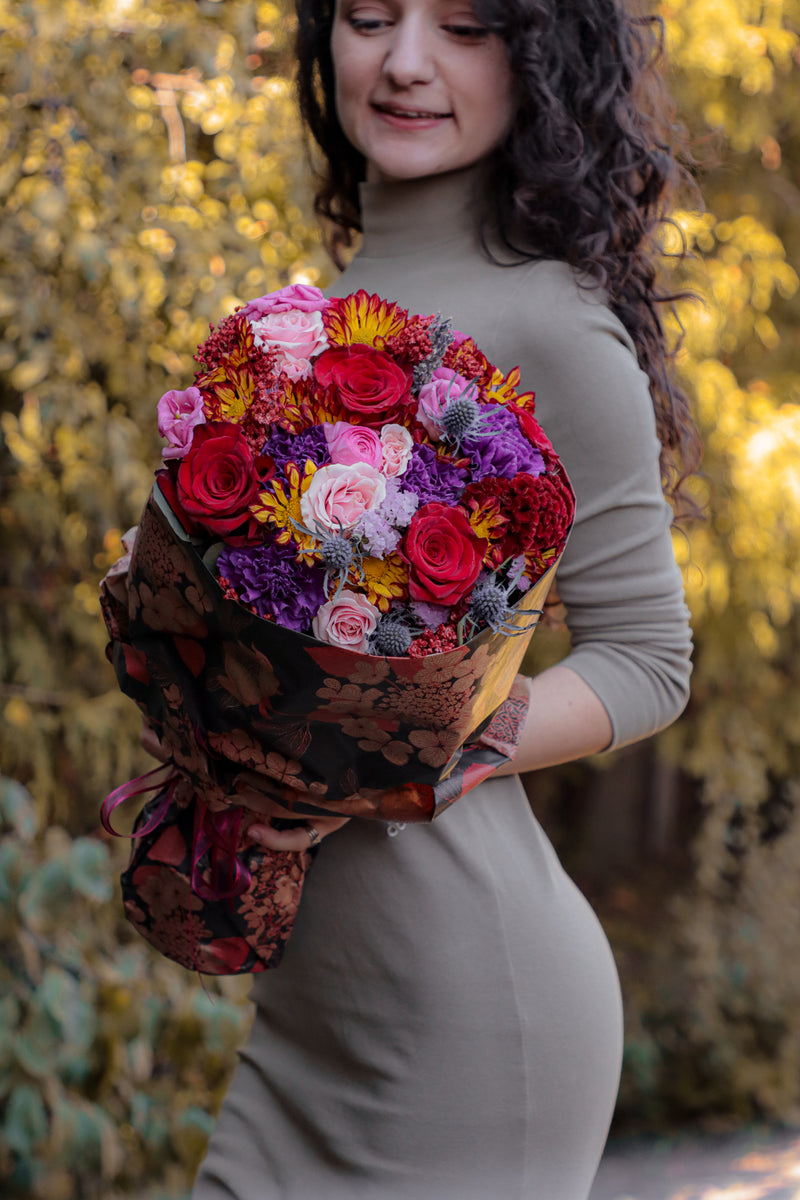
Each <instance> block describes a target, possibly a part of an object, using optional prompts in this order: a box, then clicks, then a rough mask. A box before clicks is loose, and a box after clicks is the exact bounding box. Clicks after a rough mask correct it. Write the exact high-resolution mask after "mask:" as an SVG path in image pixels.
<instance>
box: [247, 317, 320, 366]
mask: <svg viewBox="0 0 800 1200" xmlns="http://www.w3.org/2000/svg"><path fill="white" fill-rule="evenodd" d="M250 324H251V325H252V327H253V333H254V334H255V340H256V345H257V346H262V347H263V348H264V349H265V350H273V351H274V352H275V353H276V354H277V356H278V359H277V365H278V368H279V370H281V371H284V372H285V373H286V375H288V376H289V378H290V379H293V380H297V379H307V378H308V376H309V375H310V374H311V360H312V358H316V356H317V355H318V354H321V353H322V351H323V350H326V349H327V347H328V335H327V334H326V332H325V327H324V325H323V324H322V313H319V312H305V311H301V310H300V309H292V310H289V311H281V312H273V313H267V314H266V315H265V316H263V317H259V318H258V319H257V320H254V319H253V318H251V319H250Z"/></svg>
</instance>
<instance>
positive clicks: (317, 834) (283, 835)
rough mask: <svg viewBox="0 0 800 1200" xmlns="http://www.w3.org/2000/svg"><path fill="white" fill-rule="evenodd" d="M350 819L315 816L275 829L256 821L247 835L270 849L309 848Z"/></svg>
mask: <svg viewBox="0 0 800 1200" xmlns="http://www.w3.org/2000/svg"><path fill="white" fill-rule="evenodd" d="M284 815H285V814H284ZM349 820H350V818H349V817H315V818H314V819H313V821H304V822H303V824H302V825H296V826H295V827H294V828H293V829H275V828H273V826H272V825H267V824H263V825H262V824H261V823H260V822H258V823H255V822H254V823H253V824H252V825H251V826H250V827H249V829H248V830H247V837H248V838H249V839H250V840H251V841H253V842H255V843H256V844H257V845H259V846H264V847H266V849H268V850H308V849H309V848H310V847H311V846H315V845H317V843H318V842H321V841H322V839H323V838H326V837H327V836H328V835H329V834H331V833H335V832H336V830H337V829H341V828H342V826H343V825H346V824H347V822H348V821H349Z"/></svg>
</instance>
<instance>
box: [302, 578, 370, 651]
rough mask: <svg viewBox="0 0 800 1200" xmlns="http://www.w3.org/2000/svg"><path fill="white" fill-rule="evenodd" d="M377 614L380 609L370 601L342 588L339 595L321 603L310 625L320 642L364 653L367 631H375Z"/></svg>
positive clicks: (367, 645)
mask: <svg viewBox="0 0 800 1200" xmlns="http://www.w3.org/2000/svg"><path fill="white" fill-rule="evenodd" d="M380 615H381V614H380V611H379V610H378V609H377V608H376V607H375V605H374V604H370V602H369V600H368V599H367V597H366V596H362V595H361V593H360V592H351V591H350V590H349V588H343V589H342V591H341V592H340V593H339V597H338V599H336V600H328V602H327V603H326V604H323V605H322V607H321V608H320V610H319V612H318V613H317V615H316V616H315V617H314V620H313V621H312V622H311V628H312V630H313V632H314V637H316V638H319V640H320V641H321V642H329V643H330V645H331V646H343V647H344V648H345V649H347V650H355V651H357V652H358V653H360V654H365V653H366V652H367V650H368V649H369V637H370V634H372V633H374V632H375V626H376V625H377V624H378V620H379V619H380Z"/></svg>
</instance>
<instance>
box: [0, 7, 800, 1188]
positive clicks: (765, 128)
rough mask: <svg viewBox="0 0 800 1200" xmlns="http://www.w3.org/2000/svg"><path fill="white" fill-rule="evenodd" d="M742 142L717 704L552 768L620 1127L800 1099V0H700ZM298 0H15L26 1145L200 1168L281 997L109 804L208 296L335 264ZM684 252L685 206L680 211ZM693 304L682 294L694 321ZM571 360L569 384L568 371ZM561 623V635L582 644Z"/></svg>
mask: <svg viewBox="0 0 800 1200" xmlns="http://www.w3.org/2000/svg"><path fill="white" fill-rule="evenodd" d="M658 12H659V13H660V15H661V16H662V17H663V19H664V22H665V31H666V42H667V47H668V50H669V57H670V64H671V66H670V72H669V73H670V82H671V86H672V88H673V90H674V94H675V97H676V101H677V106H678V113H679V116H680V118H681V119H682V120H683V121H684V122H686V124H687V125H688V126H689V128H690V129H691V131H692V133H693V134H694V136H695V138H696V145H697V154H698V157H699V158H700V159H704V160H705V161H706V162H707V163H711V164H712V165H711V166H707V167H706V168H705V169H704V171H703V174H702V181H701V182H702V189H703V192H704V195H705V211H703V212H700V211H697V206H696V203H695V202H694V201H687V207H686V208H685V209H682V210H680V211H679V212H678V213H677V214H676V220H677V223H678V225H679V227H680V229H681V230H682V231H683V234H684V236H685V239H686V242H687V244H688V247H689V250H690V252H691V253H690V255H689V257H688V258H686V259H684V260H683V261H682V262H679V261H678V260H677V259H676V260H674V262H673V265H672V267H671V269H670V272H669V274H670V276H671V279H670V283H671V284H673V285H674V286H675V287H676V288H677V287H685V286H688V287H690V288H691V289H693V290H694V291H695V292H696V293H697V295H698V296H699V297H700V300H699V301H691V302H684V303H682V304H681V305H680V306H679V316H680V320H681V322H682V324H683V327H684V336H683V341H682V348H681V351H680V356H679V368H680V371H681V374H682V377H683V379H684V380H685V382H686V384H687V385H688V387H689V389H690V391H691V394H692V396H693V397H694V400H695V404H696V413H697V417H698V420H699V422H700V425H701V428H702V432H703V436H704V438H705V443H706V458H705V466H704V473H703V475H702V476H700V477H698V478H697V479H696V480H695V481H694V482H693V484H692V486H693V489H694V494H695V496H696V498H697V499H698V501H699V502H700V503H702V504H704V505H707V518H706V519H705V520H704V521H703V522H700V523H695V524H693V525H692V526H691V527H688V528H687V529H686V530H685V531H684V532H676V535H675V539H676V549H677V553H678V555H679V558H680V561H681V563H682V565H683V567H684V569H685V577H686V585H687V592H688V597H689V602H690V604H691V607H692V611H693V614H694V625H695V630H696V642H697V651H696V658H695V675H694V691H693V697H692V701H691V705H690V707H689V709H688V711H687V713H686V714H685V716H684V717H683V718H682V719H681V721H680V722H679V723H678V724H677V725H676V726H674V727H673V728H672V729H670V730H669V731H667V732H666V733H665V734H663V735H661V736H660V737H658V738H656V739H654V740H653V741H651V742H648V743H646V744H644V745H642V746H639V747H635V748H632V749H629V750H627V751H623V752H621V753H619V754H617V755H615V756H611V757H608V756H607V757H605V758H602V759H597V760H594V761H591V762H588V763H582V764H579V765H572V766H569V767H566V768H561V769H558V770H554V771H549V772H543V773H540V774H538V775H536V777H535V778H534V777H529V778H528V780H527V783H528V785H529V789H530V794H531V797H532V801H533V803H534V807H535V809H536V811H537V813H538V815H539V816H540V818H541V819H542V820H543V821H544V823H545V825H546V827H547V829H548V831H549V833H550V835H551V837H552V838H553V840H554V842H555V844H556V846H557V848H558V850H559V852H560V854H561V856H562V858H563V860H564V862H565V865H566V866H567V868H568V869H569V870H570V871H571V873H572V874H573V875H574V877H575V878H576V879H577V881H578V883H579V884H580V886H581V887H582V888H583V889H584V890H585V891H586V892H587V894H588V895H589V897H590V898H591V900H592V902H593V903H594V904H595V906H596V907H597V909H598V911H599V913H600V915H601V917H602V919H603V921H604V924H605V926H606V929H607V931H608V934H609V937H610V938H611V941H612V943H613V947H614V951H615V954H616V956H617V961H618V963H619V967H620V971H621V974H622V979H623V986H624V991H625V1004H626V1013H627V1042H626V1052H625V1070H624V1077H623V1083H622V1089H621V1093H620V1101H619V1107H618V1113H617V1118H616V1121H617V1128H618V1129H621V1130H638V1129H650V1130H653V1129H655V1130H660V1129H668V1128H673V1129H674V1128H680V1127H682V1126H685V1125H686V1124H687V1123H694V1124H695V1125H696V1124H698V1123H700V1124H701V1125H702V1127H704V1128H715V1129H719V1128H726V1127H730V1126H735V1125H736V1123H737V1122H747V1121H751V1120H753V1119H756V1118H760V1119H766V1120H769V1121H775V1122H780V1121H788V1122H792V1121H794V1120H797V1119H800V1070H798V1062H800V870H799V869H798V867H799V866H800V612H799V604H800V571H799V570H798V563H800V309H799V308H798V284H799V281H798V275H797V271H796V268H797V265H798V262H799V261H800V103H799V102H798V98H799V97H800V0H759V2H756V0H664V2H663V3H662V4H661V5H660V6H659V8H658ZM292 33H293V26H292V18H291V15H290V5H289V4H288V3H286V2H285V0H280V2H277V0H276V2H274V3H273V2H271V0H224V2H221V0H191V2H190V0H35V2H34V0H0V81H1V83H2V86H0V147H2V152H0V199H1V200H2V204H3V215H2V221H0V414H1V415H0V420H1V421H2V426H1V430H2V442H0V473H1V482H0V522H1V524H2V542H1V543H0V662H2V683H0V714H2V721H1V723H0V827H1V828H2V834H3V837H2V842H0V1180H2V1181H3V1182H2V1191H3V1195H4V1196H8V1197H9V1198H12V1197H26V1198H28V1197H30V1198H33V1197H42V1198H45V1200H72V1198H73V1197H78V1196H80V1197H81V1198H82V1200H117V1198H118V1197H119V1198H121V1197H129V1196H135V1197H137V1198H139V1200H160V1198H163V1200H167V1198H170V1200H172V1198H176V1197H180V1196H184V1195H185V1194H186V1191H187V1188H188V1185H189V1181H190V1179H191V1176H192V1172H193V1170H194V1168H195V1166H196V1164H197V1162H198V1160H199V1157H200V1155H201V1154H202V1151H203V1147H204V1144H205V1139H206V1137H207V1134H208V1131H209V1128H210V1126H211V1123H212V1116H211V1114H212V1113H213V1111H214V1110H215V1108H216V1106H217V1105H218V1104H219V1101H220V1099H221V1096H222V1094H223V1092H224V1087H225V1083H226V1080H227V1078H228V1073H229V1071H230V1068H231V1066H232V1063H233V1059H234V1052H235V1048H236V1046H237V1045H238V1044H239V1043H240V1042H241V1041H242V1040H243V1038H244V1036H245V1034H246V1031H247V1026H248V1022H249V1009H248V1006H247V1003H246V981H242V980H233V981H231V980H228V981H221V982H220V981H216V982H215V981H208V982H207V984H206V988H205V989H203V988H202V987H201V986H200V983H199V981H198V979H197V978H196V977H194V976H193V975H192V974H191V973H189V972H185V971H182V970H181V969H180V968H178V967H174V966H173V965H172V964H170V963H168V962H166V961H165V960H161V959H160V958H158V956H156V955H155V954H153V953H151V952H150V950H149V948H148V947H147V946H146V945H145V944H144V943H143V942H141V941H140V940H138V939H137V937H136V935H135V934H134V933H133V932H132V931H130V930H129V929H128V927H127V926H126V924H125V922H124V920H123V918H122V915H121V908H120V903H119V897H118V892H117V875H118V872H119V869H120V867H121V865H122V862H123V859H124V856H125V853H126V851H125V848H124V847H120V846H119V845H117V844H113V845H112V844H110V843H109V842H108V841H107V840H106V839H105V837H104V836H103V835H101V834H100V833H99V832H98V808H99V804H100V801H101V800H102V798H103V797H104V796H105V794H106V793H107V792H108V791H109V790H110V789H111V787H113V786H114V785H116V784H118V783H120V782H121V781H123V780H125V779H128V778H129V777H130V776H132V775H134V774H137V773H138V772H139V771H141V770H143V769H145V768H146V767H147V765H148V762H147V760H146V759H145V757H144V755H143V753H142V751H141V750H140V749H139V746H138V718H137V713H136V710H135V707H134V705H133V704H132V703H131V702H130V701H128V700H126V699H124V698H123V697H122V696H121V695H120V694H119V693H118V692H117V689H116V685H115V681H114V677H113V674H112V671H111V668H110V666H109V665H108V664H107V663H106V661H105V659H104V655H103V648H104V630H103V626H102V622H101V619H100V614H99V608H98V603H97V583H98V579H99V577H100V575H101V574H102V573H103V572H104V570H105V569H106V568H107V567H108V566H109V565H110V563H111V562H112V561H113V560H114V559H115V558H116V557H117V555H118V554H119V553H120V552H121V543H120V537H121V534H122V533H123V532H124V531H125V530H126V529H127V528H128V527H129V526H131V525H133V524H134V523H135V522H136V519H137V516H138V513H139V511H140V509H141V506H142V504H143V502H144V499H145V497H146V495H147V492H148V490H149V487H150V482H151V478H152V472H153V469H154V467H155V465H156V464H157V463H158V461H159V442H158V439H157V433H156V427H155V403H156V400H157V399H158V397H159V396H160V395H161V394H162V392H163V391H165V390H166V389H167V388H170V387H177V388H182V387H185V386H188V383H189V382H190V381H191V377H192V373H193V362H192V353H193V349H194V347H195V345H196V344H197V342H198V341H200V340H201V339H202V338H203V336H204V334H205V333H206V331H207V328H208V324H209V322H210V321H218V320H219V318H220V317H221V316H222V315H224V314H226V313H228V312H230V311H231V310H232V309H233V308H234V306H235V305H236V304H237V303H239V302H241V301H242V300H244V299H247V298H249V297H252V296H256V295H259V294H262V293H263V292H265V291H268V290H270V289H272V288H276V287H279V286H281V285H283V284H285V283H287V282H290V281H291V282H306V283H318V284H320V285H324V284H325V283H326V282H327V281H328V280H330V279H331V278H332V269H331V267H330V265H329V263H328V260H327V258H326V255H325V253H324V251H323V248H322V244H321V239H320V234H319V232H318V230H317V228H316V225H315V224H314V222H313V220H312V218H311V215H310V195H311V192H310V182H309V180H310V169H309V164H308V160H307V157H306V153H305V151H304V148H303V142H302V137H301V133H300V129H299V126H298V122H297V118H296V116H295V112H294V106H293V99H292V82H291V77H292V52H291V44H292ZM664 237H665V240H666V244H667V248H668V249H670V250H673V251H674V250H677V249H678V248H679V242H680V238H679V236H678V234H677V232H675V231H672V232H670V231H669V230H667V231H666V232H665V234H664ZM674 332H675V334H676V335H677V326H675V328H674ZM532 386H534V387H535V381H532ZM564 651H565V641H564V636H563V634H559V633H558V632H551V631H542V632H541V633H539V634H537V637H536V638H535V639H534V644H533V651H532V657H531V659H530V661H529V664H528V665H529V667H530V669H531V670H533V669H537V668H538V667H539V666H541V665H543V664H544V663H546V662H548V661H552V660H554V659H555V658H557V657H559V656H560V655H562V654H563V653H564Z"/></svg>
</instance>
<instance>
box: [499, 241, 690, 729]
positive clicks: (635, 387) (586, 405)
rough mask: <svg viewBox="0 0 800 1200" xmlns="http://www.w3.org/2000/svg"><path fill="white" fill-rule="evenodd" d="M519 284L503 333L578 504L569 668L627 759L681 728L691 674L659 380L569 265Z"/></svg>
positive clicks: (570, 580) (546, 267)
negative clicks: (632, 749) (657, 397)
mask: <svg viewBox="0 0 800 1200" xmlns="http://www.w3.org/2000/svg"><path fill="white" fill-rule="evenodd" d="M519 275H520V279H519V282H518V284H517V285H516V287H515V288H514V289H509V294H508V297H507V309H506V312H507V314H509V319H508V320H507V321H505V322H504V321H502V320H501V321H500V322H499V323H498V326H497V327H498V328H501V327H502V326H503V325H504V324H505V327H506V330H507V335H508V338H509V343H512V342H515V343H516V345H517V346H518V347H519V350H518V357H519V358H520V366H521V368H522V377H523V381H524V380H526V379H529V380H530V381H531V384H532V386H533V387H535V389H536V411H537V416H538V417H539V420H540V421H541V422H542V424H543V426H544V428H545V429H546V431H547V433H548V435H549V436H550V437H551V439H552V441H553V443H554V445H555V447H556V449H557V450H558V452H559V454H560V455H561V457H562V460H563V462H564V465H565V466H566V468H567V472H568V474H569V476H570V480H571V482H572V485H573V487H574V489H575V494H576V498H577V506H576V520H575V526H574V529H573V531H572V534H571V537H570V541H569V544H568V546H567V549H566V552H565V554H564V558H563V560H562V564H561V567H560V569H559V572H558V590H559V595H560V596H561V599H562V600H563V602H564V604H565V606H566V609H567V624H568V628H569V630H570V635H571V640H572V651H571V653H570V654H569V656H568V657H567V658H566V659H565V660H564V662H563V664H562V665H564V666H567V667H569V668H570V669H571V670H573V671H575V672H576V673H577V674H578V675H580V677H581V678H582V679H583V680H584V681H585V682H586V683H587V684H588V685H589V686H590V687H591V688H592V690H593V691H594V692H595V693H596V695H597V696H598V697H599V698H600V700H601V701H602V703H603V705H604V707H605V708H606V710H607V712H608V714H609V718H610V720H611V724H612V728H613V741H612V743H611V745H612V747H618V746H621V745H625V744H626V743H628V742H633V741H636V740H638V739H639V738H642V737H646V736H648V735H649V734H652V733H654V732H656V731H657V730H658V729H661V728H663V727H664V726H665V725H667V724H669V723H670V722H671V721H672V720H674V718H675V717H676V716H677V715H678V714H679V713H680V712H681V710H682V709H683V707H684V706H685V704H686V701H687V699H688V684H689V674H690V670H691V666H690V659H689V655H690V651H691V635H690V629H689V622H688V612H687V609H686V605H685V603H684V599H683V588H682V582H681V577H680V571H679V570H678V567H677V565H676V562H675V558H674V554H673V549H672V541H671V535H670V531H669V526H670V517H671V510H670V508H669V505H668V504H667V503H666V501H665V499H664V497H663V495H662V490H661V483H660V472H659V450H660V447H659V442H658V439H657V437H656V432H655V419H654V415H653V408H652V403H651V400H650V394H649V388H648V380H647V377H646V375H645V374H644V372H643V371H641V370H640V368H639V366H638V363H637V361H636V356H635V352H634V348H633V345H632V343H631V340H630V338H629V336H628V334H627V333H626V331H625V330H624V328H623V327H622V325H621V324H620V322H619V321H618V320H617V319H616V317H614V315H613V314H612V313H611V312H610V310H609V309H608V308H607V307H606V306H605V305H604V304H603V303H602V298H601V297H600V295H599V294H598V293H597V292H587V291H585V290H581V289H580V288H578V287H577V285H576V284H575V282H574V281H573V279H572V276H571V274H570V273H569V271H568V269H567V268H566V267H564V266H563V265H561V264H558V263H551V262H547V263H539V264H536V265H534V266H531V267H526V268H524V269H523V270H521V271H520V272H519ZM508 353H509V354H511V357H512V358H513V349H512V345H511V344H509V346H508Z"/></svg>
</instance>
